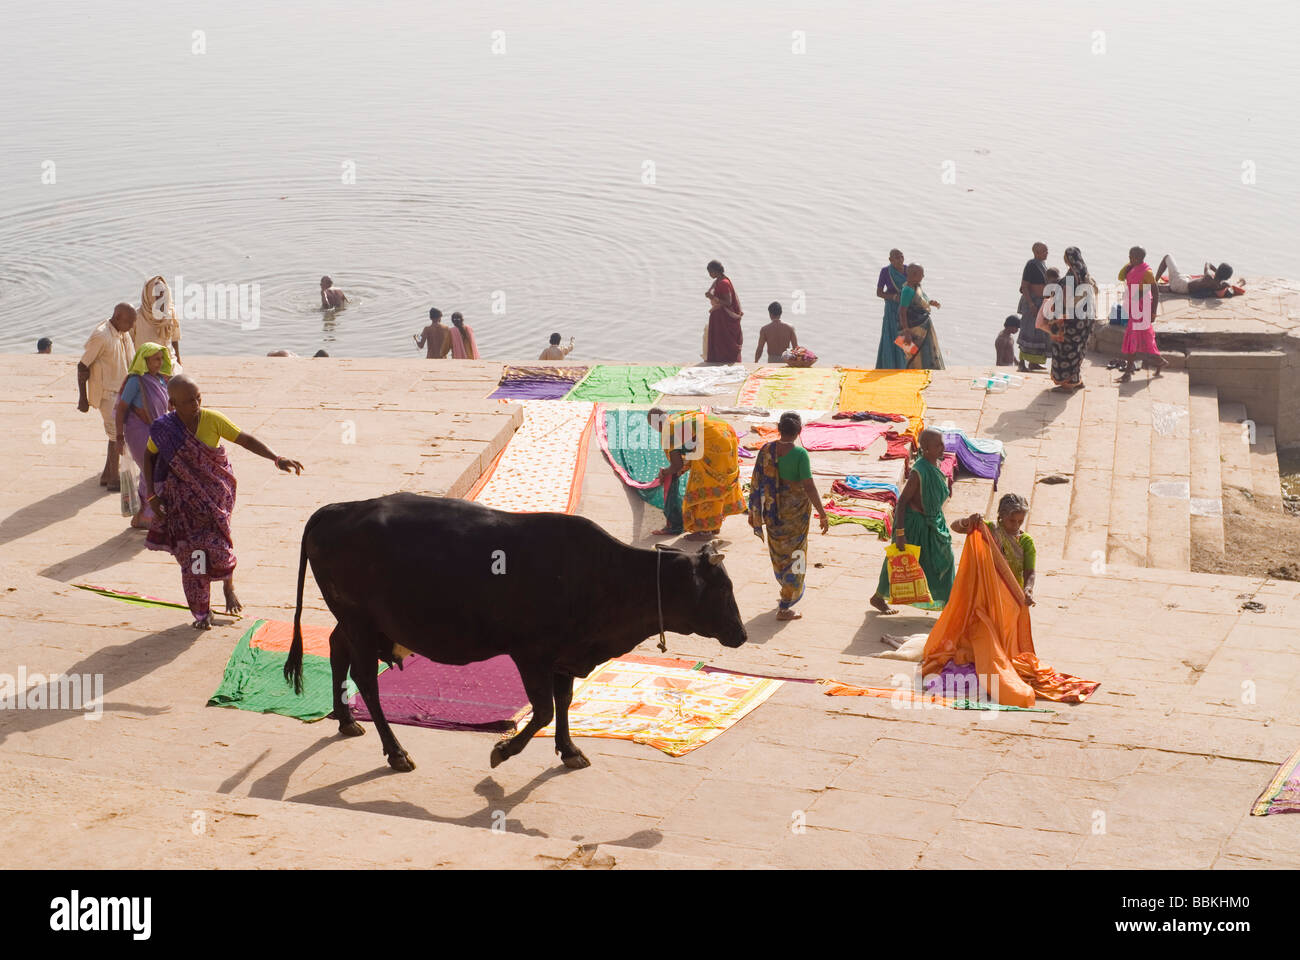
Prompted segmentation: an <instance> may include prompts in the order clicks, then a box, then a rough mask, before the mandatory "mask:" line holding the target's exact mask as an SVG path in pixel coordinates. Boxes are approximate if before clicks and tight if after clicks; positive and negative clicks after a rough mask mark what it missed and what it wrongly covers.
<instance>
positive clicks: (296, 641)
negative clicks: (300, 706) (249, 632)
mask: <svg viewBox="0 0 1300 960" xmlns="http://www.w3.org/2000/svg"><path fill="white" fill-rule="evenodd" d="M310 531H311V521H310V520H308V521H307V526H306V527H305V528H304V529H303V531H302V550H301V551H300V552H299V554H298V606H297V607H295V608H294V611H293V644H292V645H291V646H290V647H289V656H288V657H287V658H286V659H285V661H284V679H285V682H286V683H292V684H293V692H294V693H295V694H299V695H301V693H302V586H303V583H304V581H305V580H306V579H307V536H308V534H309V532H310Z"/></svg>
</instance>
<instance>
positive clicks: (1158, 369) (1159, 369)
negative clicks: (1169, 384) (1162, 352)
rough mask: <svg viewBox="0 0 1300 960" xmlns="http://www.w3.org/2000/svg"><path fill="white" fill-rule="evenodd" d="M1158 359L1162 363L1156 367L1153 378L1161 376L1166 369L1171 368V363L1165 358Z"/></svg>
mask: <svg viewBox="0 0 1300 960" xmlns="http://www.w3.org/2000/svg"><path fill="white" fill-rule="evenodd" d="M1156 359H1157V360H1159V361H1160V366H1158V367H1156V372H1155V373H1153V374H1151V376H1153V377H1158V376H1160V374H1161V373H1163V372H1164V369H1165V367H1167V366H1169V361H1168V360H1166V359H1165V358H1164V357H1156Z"/></svg>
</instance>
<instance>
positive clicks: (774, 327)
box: [754, 300, 802, 429]
mask: <svg viewBox="0 0 1300 960" xmlns="http://www.w3.org/2000/svg"><path fill="white" fill-rule="evenodd" d="M767 315H768V317H769V318H770V322H769V323H768V324H767V325H766V326H764V327H763V329H761V330H759V331H758V347H757V348H756V349H755V350H754V362H755V363H758V361H759V360H760V359H761V358H762V356H763V348H764V347H767V362H768V363H782V362H783V361H784V357H783V356H782V354H784V353H785V352H786V351H787V350H789V349H791V348H792V347H797V346H799V338H798V337H797V336H796V335H795V332H794V327H792V326H790V324H788V323H786V322H784V321H783V320H782V319H781V304H779V303H777V302H776V301H775V300H773V301H772V302H771V303H769V304H768V305H767ZM800 429H802V427H801V428H800Z"/></svg>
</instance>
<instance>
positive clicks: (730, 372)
mask: <svg viewBox="0 0 1300 960" xmlns="http://www.w3.org/2000/svg"><path fill="white" fill-rule="evenodd" d="M746 376H748V374H747V373H746V372H745V367H744V366H743V365H742V364H739V363H735V364H731V365H730V366H725V367H686V368H684V369H683V370H680V371H679V372H678V373H676V374H674V375H673V376H671V377H668V378H666V379H664V380H660V381H659V382H658V383H656V384H653V385H652V388H653V389H655V390H658V391H659V392H660V393H665V394H668V395H669V396H674V397H711V396H716V395H718V394H721V393H731V392H733V391H734V390H736V389H738V388H737V387H734V386H729V384H740V383H744V382H745V377H746Z"/></svg>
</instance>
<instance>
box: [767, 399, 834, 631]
mask: <svg viewBox="0 0 1300 960" xmlns="http://www.w3.org/2000/svg"><path fill="white" fill-rule="evenodd" d="M777 430H778V432H779V433H780V435H781V439H779V440H773V441H772V442H771V443H765V444H763V447H762V449H760V450H759V451H758V458H757V459H756V460H755V461H754V479H753V483H752V489H751V490H750V494H749V525H750V526H751V527H753V528H754V534H755V536H757V537H758V539H760V540H762V539H763V527H764V526H766V527H767V552H768V554H769V555H770V556H771V558H772V572H773V573H774V574H776V582H777V583H779V584H780V585H781V599H780V601H779V602H778V604H777V613H776V618H777V619H778V620H798V619H799V618H800V617H801V616H802V614H799V613H795V612H794V610H793V607H794V605H795V604H796V603H798V602H799V600H800V599H801V598H802V597H803V590H804V573H805V570H806V568H807V566H808V519H809V517H810V516H811V514H812V511H813V510H814V509H815V510H816V511H817V516H818V519H819V520H820V522H821V530H822V533H825V532H826V531H827V530H829V529H830V520H829V518H828V517H827V516H826V508H825V507H824V506H822V499H821V494H819V493H818V492H817V484H816V483H815V482H814V481H813V478H812V463H811V462H810V461H809V459H808V451H807V450H805V449H804V448H803V447H801V446H799V445H798V444H797V443H795V440H797V439H798V437H799V434H800V433H801V432H802V431H803V421H802V420H801V419H800V418H799V415H798V414H797V413H783V414H782V415H781V419H780V421H779V422H778V423H777Z"/></svg>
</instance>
